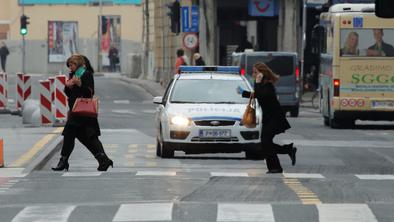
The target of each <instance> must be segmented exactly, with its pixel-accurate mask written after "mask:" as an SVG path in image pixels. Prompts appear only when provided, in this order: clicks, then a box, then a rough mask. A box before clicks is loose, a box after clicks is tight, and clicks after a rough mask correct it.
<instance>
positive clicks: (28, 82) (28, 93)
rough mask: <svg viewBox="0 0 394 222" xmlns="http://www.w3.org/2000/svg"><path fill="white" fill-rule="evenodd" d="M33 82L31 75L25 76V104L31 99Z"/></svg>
mask: <svg viewBox="0 0 394 222" xmlns="http://www.w3.org/2000/svg"><path fill="white" fill-rule="evenodd" d="M31 81H32V78H31V75H27V74H24V75H23V102H24V101H26V100H28V99H30V98H31ZM22 104H23V103H22Z"/></svg>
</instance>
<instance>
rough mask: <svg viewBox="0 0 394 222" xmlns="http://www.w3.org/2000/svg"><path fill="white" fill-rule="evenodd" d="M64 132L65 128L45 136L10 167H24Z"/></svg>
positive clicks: (59, 128) (57, 129)
mask: <svg viewBox="0 0 394 222" xmlns="http://www.w3.org/2000/svg"><path fill="white" fill-rule="evenodd" d="M62 130H63V127H58V128H56V129H55V130H53V131H52V132H51V133H49V134H47V135H45V136H44V137H43V138H41V139H40V140H39V141H38V142H37V143H36V144H34V146H33V147H32V148H31V149H30V150H29V151H27V152H26V153H25V154H23V155H22V156H21V157H19V159H17V160H16V161H15V162H13V163H11V164H10V167H21V166H23V165H24V164H25V163H26V162H28V161H29V160H30V159H31V158H33V157H34V155H36V154H37V153H38V152H39V151H40V150H42V149H43V148H44V146H45V145H47V144H48V143H49V142H50V141H51V140H52V139H53V138H54V137H55V136H56V135H57V134H58V133H59V132H61V131H62Z"/></svg>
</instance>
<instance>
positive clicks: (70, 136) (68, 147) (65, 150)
mask: <svg viewBox="0 0 394 222" xmlns="http://www.w3.org/2000/svg"><path fill="white" fill-rule="evenodd" d="M84 132H85V131H84V130H82V131H79V132H67V133H66V134H64V140H63V146H62V151H61V155H62V156H65V157H67V158H68V157H70V155H71V153H72V151H73V150H74V146H75V138H77V139H78V140H79V141H80V142H81V143H82V144H83V145H84V146H85V147H86V148H87V149H88V150H89V151H90V152H91V153H92V154H93V156H97V154H99V153H105V152H104V148H103V144H102V143H101V141H100V140H99V139H98V137H97V136H90V137H88V136H87V134H86V133H84Z"/></svg>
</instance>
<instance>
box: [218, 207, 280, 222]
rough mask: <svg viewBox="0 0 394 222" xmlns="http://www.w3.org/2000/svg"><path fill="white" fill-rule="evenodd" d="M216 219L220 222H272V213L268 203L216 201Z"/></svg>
mask: <svg viewBox="0 0 394 222" xmlns="http://www.w3.org/2000/svg"><path fill="white" fill-rule="evenodd" d="M217 221H221V222H224V221H225V222H229V221H234V222H246V221H253V222H260V221H261V222H274V221H275V219H274V213H273V211H272V207H271V205H269V204H241V203H240V204H230V203H218V211H217Z"/></svg>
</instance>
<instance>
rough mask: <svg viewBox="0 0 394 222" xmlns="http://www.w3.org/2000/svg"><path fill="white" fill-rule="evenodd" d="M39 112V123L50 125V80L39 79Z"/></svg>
mask: <svg viewBox="0 0 394 222" xmlns="http://www.w3.org/2000/svg"><path fill="white" fill-rule="evenodd" d="M40 112H41V118H40V119H41V125H43V126H48V125H52V123H53V121H52V103H51V82H50V81H49V80H40Z"/></svg>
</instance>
